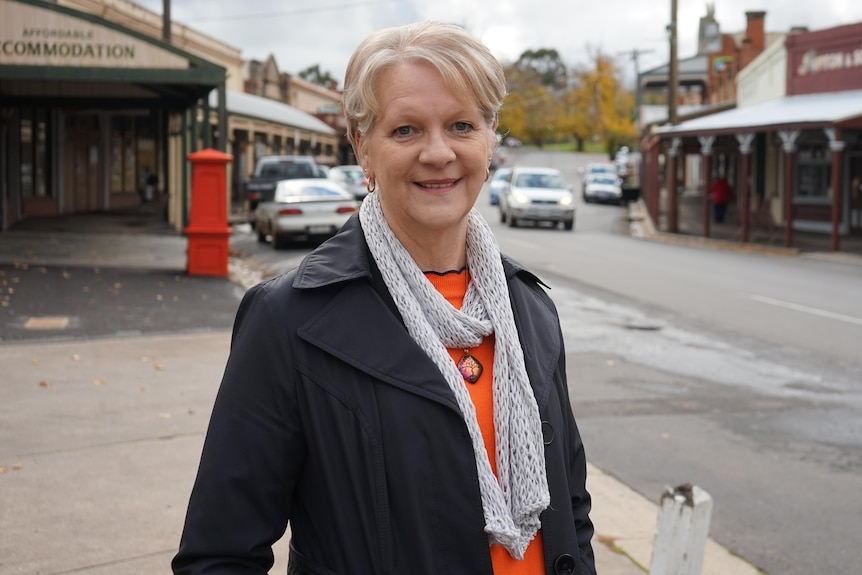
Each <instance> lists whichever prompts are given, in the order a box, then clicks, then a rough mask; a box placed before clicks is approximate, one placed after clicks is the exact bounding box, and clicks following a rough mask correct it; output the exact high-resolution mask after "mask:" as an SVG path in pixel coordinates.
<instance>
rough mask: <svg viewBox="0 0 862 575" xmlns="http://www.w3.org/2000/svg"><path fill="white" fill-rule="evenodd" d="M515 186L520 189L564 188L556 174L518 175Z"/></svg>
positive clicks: (561, 180)
mask: <svg viewBox="0 0 862 575" xmlns="http://www.w3.org/2000/svg"><path fill="white" fill-rule="evenodd" d="M515 185H516V186H518V187H520V188H565V187H566V186H565V184H564V183H563V179H562V178H561V177H560V176H559V175H558V174H518V177H517V179H516V181H515Z"/></svg>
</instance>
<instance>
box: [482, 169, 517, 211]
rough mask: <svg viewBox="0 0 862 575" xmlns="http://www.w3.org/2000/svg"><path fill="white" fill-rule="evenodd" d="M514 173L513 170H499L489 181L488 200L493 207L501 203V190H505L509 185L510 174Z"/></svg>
mask: <svg viewBox="0 0 862 575" xmlns="http://www.w3.org/2000/svg"><path fill="white" fill-rule="evenodd" d="M511 173H512V168H497V171H495V172H494V173H493V174H492V175H491V178H490V179H489V180H488V198H489V200H490V201H491V205H492V206H496V205H497V204H499V203H500V190H503V189H505V187H506V186H507V185H508V181H507V180H508V179H509V174H511Z"/></svg>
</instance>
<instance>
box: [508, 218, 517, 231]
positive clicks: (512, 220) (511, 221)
mask: <svg viewBox="0 0 862 575" xmlns="http://www.w3.org/2000/svg"><path fill="white" fill-rule="evenodd" d="M509 227H510V228H517V227H518V220H517V218H515V216H509Z"/></svg>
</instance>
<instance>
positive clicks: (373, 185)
mask: <svg viewBox="0 0 862 575" xmlns="http://www.w3.org/2000/svg"><path fill="white" fill-rule="evenodd" d="M365 189H366V190H368V193H369V194H373V193H374V190H376V189H377V180H375V179H374V178H368V184H366V186H365Z"/></svg>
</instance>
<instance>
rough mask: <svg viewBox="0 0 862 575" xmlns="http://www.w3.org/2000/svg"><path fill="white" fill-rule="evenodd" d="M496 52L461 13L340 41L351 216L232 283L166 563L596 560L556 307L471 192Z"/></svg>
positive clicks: (464, 569)
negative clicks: (349, 52) (216, 364)
mask: <svg viewBox="0 0 862 575" xmlns="http://www.w3.org/2000/svg"><path fill="white" fill-rule="evenodd" d="M505 89H506V82H505V78H504V75H503V70H502V68H501V66H500V64H499V62H497V60H496V59H495V58H494V57H493V56H492V55H491V53H490V52H489V51H488V49H487V48H486V47H485V46H484V45H482V44H481V43H480V42H478V41H477V40H476V39H474V38H473V37H472V36H470V35H469V34H468V33H467V32H466V31H464V30H463V29H462V28H460V27H458V26H454V25H448V24H442V23H435V22H426V23H420V24H412V25H408V26H403V27H399V28H390V29H385V30H381V31H378V32H376V33H374V34H372V35H371V36H369V37H368V38H366V39H365V40H364V41H363V42H362V43H361V44H360V46H359V47H358V48H357V50H356V52H355V53H354V54H353V56H352V57H351V59H350V62H349V64H348V67H347V73H346V78H345V85H344V109H345V115H346V117H347V133H348V138H349V139H350V142H351V144H352V145H353V148H354V150H355V152H356V156H357V158H358V160H359V163H360V164H361V165H362V167H363V170H364V171H365V173H366V175H367V178H368V180H369V191H370V192H372V193H370V194H369V195H368V197H367V198H366V199H365V201H364V202H363V204H362V207H361V209H360V212H359V214H358V215H357V216H354V217H352V218H351V219H350V220H349V221H348V223H347V224H345V226H344V227H343V228H342V229H341V230H340V231H339V233H338V234H336V235H335V236H334V237H333V238H331V239H330V240H327V241H326V242H324V243H323V244H321V245H320V246H319V247H318V248H317V249H316V250H315V251H314V252H312V253H311V254H310V255H309V256H308V257H306V258H305V259H304V260H303V262H302V263H301V264H300V265H299V267H298V268H297V269H295V270H293V271H291V272H289V273H287V274H285V275H282V276H280V277H277V278H275V279H272V280H270V281H267V282H264V283H262V284H260V285H258V286H256V287H254V288H252V289H250V290H249V291H248V293H247V294H246V296H245V297H244V299H243V301H242V303H241V305H240V308H239V311H238V313H237V318H236V324H235V328H234V333H233V339H232V346H231V352H230V356H229V358H228V362H227V366H226V368H225V373H224V377H223V380H222V383H221V387H220V389H219V393H218V397H217V399H216V403H215V406H214V409H213V412H212V416H211V420H210V426H209V430H208V432H207V437H206V441H205V445H204V449H203V455H202V458H201V463H200V468H199V471H198V476H197V479H196V482H195V486H194V489H193V492H192V495H191V499H190V502H189V507H188V513H187V518H186V524H185V529H184V532H183V536H182V540H181V543H180V548H179V552H178V554H177V555H176V556H175V558H174V560H173V564H172V565H173V569H174V572H175V573H178V574H203V573H207V574H217V573H225V574H227V573H260V574H263V573H266V572H267V571H268V569H269V568H270V567H271V566H272V564H273V556H272V545H273V543H275V542H276V541H277V540H278V539H279V538H280V537H281V536H282V534H283V533H284V531H285V529H286V527H287V526H288V523H289V525H290V530H291V542H290V557H289V560H288V573H291V574H322V573H326V574H345V575H346V574H353V575H373V574H384V573H390V574H406V573H409V574H411V575H425V574H427V575H431V574H437V575H439V574H447V575H449V574H470V575H491V574H494V575H501V574H530V575H539V574H557V573H571V574H580V575H590V574H595V565H594V558H593V551H592V547H591V538H592V534H593V526H592V523H591V521H590V518H589V509H590V497H589V494H588V493H587V491H586V487H585V481H586V459H585V455H584V448H583V445H582V443H581V438H580V435H579V433H578V429H577V426H576V424H575V420H574V417H573V415H572V411H571V406H570V401H569V395H568V387H567V383H566V370H565V348H564V345H563V338H562V333H561V329H560V325H559V319H558V316H557V312H556V309H555V307H554V305H553V303H552V301H551V300H550V298H549V297H548V296H547V294H546V293H545V291H544V288H543V284H542V283H541V281H540V280H539V279H538V278H536V277H535V276H534V275H533V274H531V273H530V272H528V271H527V270H525V269H524V268H522V267H521V266H519V265H518V264H516V263H515V262H512V261H510V260H509V259H507V258H505V257H503V256H502V255H501V254H500V251H499V247H498V245H497V242H496V240H495V238H494V237H493V235H492V234H491V231H490V228H489V226H488V224H487V222H485V220H484V219H483V218H482V217H481V216H480V215H479V213H478V212H477V211H476V210H474V209H473V206H474V204H475V202H476V199H477V197H478V195H479V193H480V191H481V188H482V184H483V182H484V181H485V180H486V179H487V178H488V174H489V164H490V160H491V157H492V154H493V152H494V148H495V146H496V145H497V140H496V135H495V130H496V126H497V113H498V111H499V109H500V106H501V104H502V102H503V98H504V96H505Z"/></svg>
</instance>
